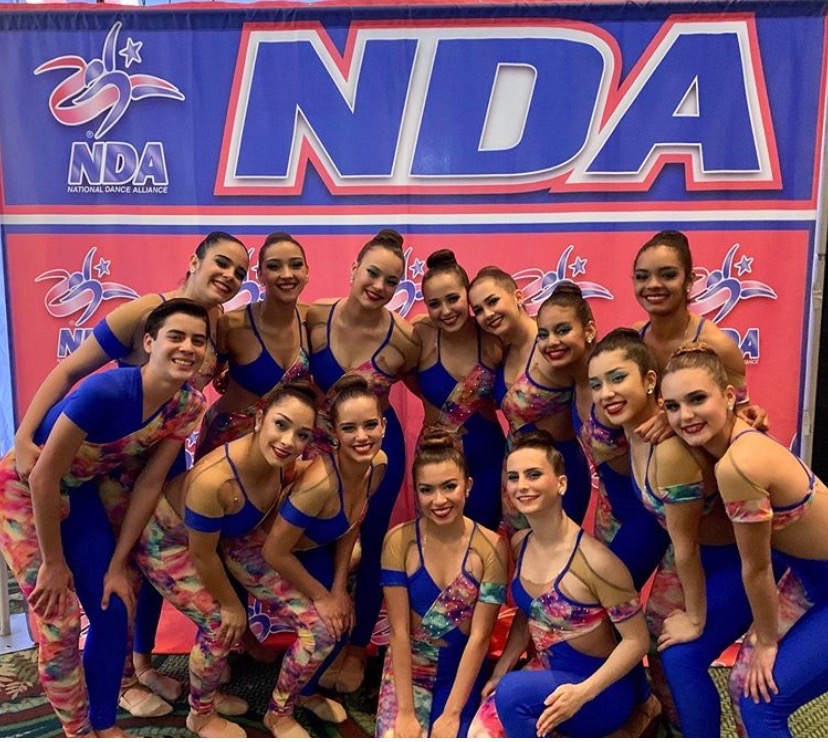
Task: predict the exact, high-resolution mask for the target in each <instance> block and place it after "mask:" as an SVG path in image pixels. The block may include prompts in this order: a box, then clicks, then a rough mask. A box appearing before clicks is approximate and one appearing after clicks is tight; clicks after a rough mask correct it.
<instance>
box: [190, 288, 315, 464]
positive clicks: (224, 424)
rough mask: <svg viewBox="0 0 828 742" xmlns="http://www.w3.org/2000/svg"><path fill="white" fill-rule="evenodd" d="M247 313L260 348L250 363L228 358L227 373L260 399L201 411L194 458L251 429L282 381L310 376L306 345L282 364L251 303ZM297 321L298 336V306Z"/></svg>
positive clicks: (300, 319) (299, 322) (300, 322)
mask: <svg viewBox="0 0 828 742" xmlns="http://www.w3.org/2000/svg"><path fill="white" fill-rule="evenodd" d="M246 313H247V321H248V323H249V325H250V328H251V330H252V331H253V334H254V335H255V336H256V340H257V341H258V343H259V347H260V348H261V352H260V353H259V355H258V356H257V357H256V359H255V360H253V361H251V362H250V363H235V362H234V361H232V360H231V361H230V362H229V364H228V373H229V374H230V378H231V379H233V381H235V382H236V383H237V384H238V385H239V386H240V387H241V388H242V389H244V390H245V391H248V392H250V393H251V394H254V395H256V396H257V397H258V398H259V400H258V401H257V402H255V403H253V404H251V405H248V406H247V407H246V408H245V409H243V410H239V411H238V412H220V411H219V410H218V409H217V408H216V405H213V406H212V407H210V409H209V410H207V413H206V414H205V415H204V421H203V422H202V424H201V431H200V432H199V434H198V449H197V450H196V454H195V459H196V461H198V460H199V459H200V458H201V457H202V456H204V455H205V454H206V453H209V452H210V451H212V450H213V449H214V448H218V447H219V446H221V445H223V444H225V443H229V442H230V441H234V440H236V439H237V438H241V437H242V436H243V435H247V433H250V432H251V431H252V430H253V423H254V422H255V419H256V413H258V412H259V411H260V410H261V409H262V407H263V404H264V399H265V398H266V397H267V396H268V395H270V394H271V393H272V392H273V391H275V390H276V388H277V387H279V386H280V385H281V384H284V383H286V382H289V381H297V380H299V379H308V378H309V377H310V363H309V361H308V354H307V352H306V350H305V348H304V347H302V345H301V344H300V346H299V351H298V353H297V356H296V360H294V361H293V363H291V364H290V365H289V366H288V367H287V368H282V367H281V366H280V365H279V364H278V363H277V362H276V359H275V358H274V357H273V356H272V355H271V354H270V351H268V349H267V346H266V345H265V343H264V340H263V339H262V336H261V334H260V333H259V329H258V327H256V321H255V319H254V317H253V304H248V305H247V308H246ZM296 321H297V323H298V324H299V336H300V338H301V337H302V318H301V317H300V316H299V312H298V310H297V311H296Z"/></svg>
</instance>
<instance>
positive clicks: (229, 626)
mask: <svg viewBox="0 0 828 742" xmlns="http://www.w3.org/2000/svg"><path fill="white" fill-rule="evenodd" d="M219 613H220V615H221V629H220V630H219V636H220V637H221V638H222V641H223V643H224V648H225V649H229V648H230V647H232V646H234V645H236V644H238V643H239V642H240V641H241V638H242V636H243V635H244V632H245V630H246V629H247V610H246V609H245V607H244V606H243V605H242V604H241V603H238V602H237V603H236V604H235V605H230V606H221V609H220V611H219Z"/></svg>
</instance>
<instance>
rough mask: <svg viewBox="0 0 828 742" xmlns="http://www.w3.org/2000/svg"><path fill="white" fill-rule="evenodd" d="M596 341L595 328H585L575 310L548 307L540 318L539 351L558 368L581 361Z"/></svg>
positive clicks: (593, 325) (593, 326)
mask: <svg viewBox="0 0 828 742" xmlns="http://www.w3.org/2000/svg"><path fill="white" fill-rule="evenodd" d="M594 339H595V324H594V323H593V322H590V323H589V324H588V325H586V327H585V326H584V325H583V324H582V323H581V320H580V319H578V315H577V314H576V312H575V310H574V309H573V308H572V307H562V306H555V305H552V306H548V307H546V308H544V309H543V310H542V311H541V312H540V314H538V351H539V352H540V353H541V354H542V355H543V356H544V357H545V358H546V360H547V361H549V364H550V365H551V366H553V367H555V368H564V367H566V366H570V365H572V364H574V363H577V362H578V361H580V360H581V359H582V358H583V357H584V356H585V355H586V352H587V349H588V347H589V344H590V343H591V342H592V341H593V340H594Z"/></svg>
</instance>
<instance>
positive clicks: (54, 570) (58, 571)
mask: <svg viewBox="0 0 828 742" xmlns="http://www.w3.org/2000/svg"><path fill="white" fill-rule="evenodd" d="M72 590H74V581H73V579H72V572H71V571H70V570H69V567H68V566H67V564H66V562H60V563H58V564H48V565H47V564H46V562H43V564H41V565H40V568H39V569H38V570H37V581H36V582H35V588H34V590H32V594H31V596H30V598H29V599H30V600H31V603H32V608H33V609H34V611H35V613H37V614H39V615H41V616H43V617H44V618H52V617H53V616H63V615H64V614H65V613H66V609H67V607H68V606H69V600H70V593H71V591H72Z"/></svg>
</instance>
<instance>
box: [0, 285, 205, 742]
mask: <svg viewBox="0 0 828 742" xmlns="http://www.w3.org/2000/svg"><path fill="white" fill-rule="evenodd" d="M144 329H145V330H146V334H145V335H144V340H143V348H144V351H145V352H146V353H147V354H148V355H149V360H148V361H147V362H146V364H144V365H143V366H142V367H140V368H128V369H115V370H112V371H106V372H104V373H101V374H97V375H95V376H93V377H91V378H90V379H87V380H86V381H85V382H84V383H83V384H82V385H81V386H80V387H79V388H78V389H77V390H76V391H74V392H72V393H71V394H70V395H68V396H67V397H66V398H64V399H63V400H62V401H61V402H59V403H58V404H56V405H55V406H54V407H52V409H51V410H49V411H48V412H47V414H46V416H45V419H44V420H43V422H42V424H41V425H40V426H39V427H38V430H37V431H36V433H35V436H34V442H35V444H36V445H38V446H42V447H43V448H42V451H41V452H40V455H39V457H38V459H37V463H36V464H35V466H34V469H32V471H31V474H30V475H29V478H28V482H24V481H23V479H22V478H21V477H20V475H19V474H18V472H17V469H16V465H15V464H16V452H15V451H14V450H12V451H11V452H9V453H8V454H7V455H6V457H5V458H4V459H3V462H2V465H0V512H2V528H1V529H0V549H2V552H3V556H4V557H5V559H6V561H7V562H8V564H9V566H10V567H11V569H12V572H13V573H14V575H15V577H16V578H17V581H18V583H19V585H20V588H21V591H22V592H23V595H24V597H25V598H26V600H27V602H28V604H29V608H30V611H31V613H32V614H33V615H34V617H35V620H36V622H37V627H38V631H39V634H40V647H39V672H40V680H41V683H42V685H43V689H44V691H45V693H46V695H47V697H48V698H49V701H50V703H51V704H52V707H53V708H54V710H55V713H56V715H57V716H58V718H59V719H60V722H61V724H62V726H63V728H64V731H65V732H66V734H67V736H73V737H77V736H124V735H123V733H122V732H120V730H118V729H117V728H116V727H115V717H116V713H117V708H118V693H119V688H120V682H121V674H122V671H123V667H124V660H125V658H126V651H127V613H128V612H131V611H132V607H133V602H134V597H133V592H132V586H131V584H130V580H129V578H128V576H127V559H128V556H129V553H130V551H131V549H132V547H133V545H134V543H135V541H136V540H137V538H138V536H139V535H140V533H141V530H142V529H143V528H144V526H145V524H146V522H147V520H148V518H149V517H150V515H151V513H152V511H153V509H154V508H155V504H156V502H157V499H158V496H159V493H160V491H161V487H162V485H163V483H164V480H165V478H166V476H167V473H168V471H169V469H170V466H171V465H172V463H173V461H174V460H175V457H176V455H177V454H178V452H179V450H180V449H181V445H182V442H183V440H184V439H185V438H186V437H187V436H188V435H189V434H190V433H191V432H192V430H193V429H194V427H195V425H196V424H197V422H198V419H199V418H200V416H201V414H202V412H203V410H204V398H203V396H202V395H201V394H200V393H199V392H197V391H195V390H193V389H192V388H190V387H189V386H186V384H185V382H186V381H187V380H188V379H190V378H191V377H192V375H193V374H194V373H195V372H196V371H197V370H198V368H199V367H200V366H201V364H202V362H203V360H204V355H205V352H206V347H207V342H208V339H207V338H208V333H209V321H208V317H207V312H206V310H205V309H204V308H203V307H201V306H199V305H197V304H195V303H193V302H191V301H189V300H186V299H173V300H170V301H167V302H164V303H163V304H161V305H160V306H158V307H156V308H155V309H154V310H153V311H152V312H150V314H149V316H148V317H147V319H146V322H145V324H144ZM127 460H132V461H140V462H141V467H140V468H141V474H140V476H139V477H138V478H137V480H136V481H135V483H134V487H132V490H131V496H130V502H129V506H128V508H127V510H126V513H125V515H124V518H123V521H122V522H120V523H116V524H115V525H116V526H117V527H118V531H119V535H118V536H117V540H116V537H115V535H114V534H113V529H112V526H111V524H110V521H109V519H108V517H107V513H106V512H105V511H104V507H103V503H102V501H101V499H100V498H99V496H98V484H99V481H100V478H101V477H102V476H104V475H106V474H107V473H109V472H111V471H113V470H115V469H117V468H118V467H120V466H122V465H123V464H124V462H125V461H127ZM62 493H63V494H62ZM67 505H68V516H67V515H66V511H67V507H66V506H67ZM62 516H66V517H64V518H63V520H62V522H61V518H62ZM79 602H80V604H81V605H82V606H83V609H84V611H85V613H86V615H87V618H88V619H89V622H90V628H89V632H88V634H87V637H86V646H85V649H84V655H83V669H81V661H80V653H79V649H78V642H79V639H80V607H79Z"/></svg>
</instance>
